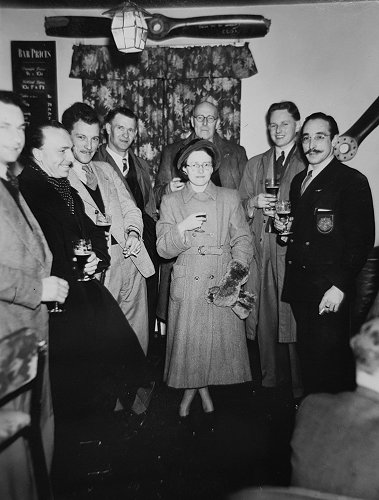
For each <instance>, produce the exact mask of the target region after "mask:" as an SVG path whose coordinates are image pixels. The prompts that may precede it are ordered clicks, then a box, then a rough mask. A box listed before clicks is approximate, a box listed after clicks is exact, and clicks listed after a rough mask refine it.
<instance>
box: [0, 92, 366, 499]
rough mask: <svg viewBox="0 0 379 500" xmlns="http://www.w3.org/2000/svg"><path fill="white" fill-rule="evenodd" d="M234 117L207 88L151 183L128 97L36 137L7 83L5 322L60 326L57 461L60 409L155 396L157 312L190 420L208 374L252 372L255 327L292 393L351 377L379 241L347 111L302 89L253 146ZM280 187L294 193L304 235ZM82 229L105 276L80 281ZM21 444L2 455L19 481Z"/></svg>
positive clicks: (55, 341)
mask: <svg viewBox="0 0 379 500" xmlns="http://www.w3.org/2000/svg"><path fill="white" fill-rule="evenodd" d="M219 122H220V118H219V115H218V110H217V107H216V106H215V105H214V104H212V103H210V102H205V101H204V102H200V103H199V104H197V105H196V106H195V107H194V109H193V115H192V117H191V125H192V128H193V133H192V134H191V135H190V136H189V137H188V138H187V139H185V140H183V141H179V142H178V143H174V144H171V145H168V146H166V147H165V148H164V149H163V151H162V155H161V163H160V167H159V170H158V173H157V176H156V180H155V184H154V186H153V183H152V182H151V179H150V171H149V166H148V164H147V162H145V161H144V160H143V159H141V158H139V157H138V156H136V155H135V154H134V153H133V151H132V149H131V146H132V144H133V141H134V139H135V137H136V135H137V124H138V118H137V116H136V115H135V114H134V113H133V112H131V111H130V110H129V109H127V108H124V107H118V108H115V109H114V110H112V111H110V112H109V114H108V115H107V116H106V118H105V130H106V135H107V143H106V144H100V143H101V134H100V120H99V117H98V116H97V114H96V112H95V110H94V109H93V108H91V107H90V106H89V105H87V104H84V103H79V102H77V103H75V104H73V105H72V106H70V107H69V108H68V109H67V110H65V112H64V113H63V115H62V123H60V122H54V121H53V122H49V123H42V124H40V125H37V126H33V127H31V130H28V131H27V138H26V144H25V120H24V115H23V103H22V102H21V101H20V99H19V98H18V97H17V96H16V95H15V94H13V93H11V92H7V91H0V129H1V134H0V178H1V182H0V191H1V198H0V210H1V214H2V217H1V218H0V224H1V226H2V227H1V238H0V242H1V243H0V245H1V250H2V251H1V252H0V267H1V275H2V280H1V284H0V317H1V322H2V335H4V336H5V335H7V334H9V333H10V332H12V331H14V330H15V329H18V328H19V327H22V326H28V327H32V328H34V329H35V330H36V331H37V332H38V334H39V335H40V336H41V338H48V339H49V377H46V388H45V389H46V390H45V394H44V413H43V415H42V417H43V422H42V425H43V430H44V437H45V444H46V451H47V456H48V459H49V460H50V459H51V452H52V429H53V426H52V408H53V410H54V414H55V416H56V422H57V424H58V425H59V422H60V419H64V418H67V417H68V418H71V417H75V416H77V415H82V414H88V413H92V412H113V411H114V410H115V409H116V408H119V409H120V408H121V409H124V410H132V411H135V412H137V413H138V412H141V411H145V410H146V408H147V405H148V403H149V397H150V396H151V390H152V384H151V380H150V376H149V369H148V366H147V363H146V354H147V350H148V343H149V337H151V333H152V331H153V330H154V326H155V319H156V316H157V317H158V319H160V320H162V321H163V322H165V323H167V347H166V360H165V369H164V379H165V381H166V383H167V384H168V385H169V386H170V387H174V388H178V389H184V395H183V398H182V401H181V404H180V408H179V416H180V418H181V419H186V418H187V417H188V416H189V414H190V407H191V403H192V401H193V399H194V397H195V395H196V394H197V392H198V393H199V395H200V398H201V402H202V407H203V410H204V412H205V415H206V416H207V418H209V417H213V415H214V411H215V409H214V405H213V401H212V397H211V393H210V391H209V386H212V385H218V384H236V383H243V382H249V381H251V379H252V377H251V368H250V363H249V354H248V346H247V340H246V337H247V338H248V339H256V341H257V343H258V346H259V354H260V363H261V372H262V386H263V387H266V388H280V387H281V386H283V385H291V387H292V390H293V394H294V397H300V396H302V395H307V394H310V393H315V392H338V391H341V390H349V389H352V388H353V387H354V363H353V357H352V354H351V350H350V348H349V305H350V299H351V298H352V296H353V293H354V280H355V277H356V275H357V274H358V272H359V271H360V269H361V268H362V266H363V265H364V263H365V261H366V259H367V255H368V253H369V251H370V249H371V247H372V245H373V242H374V213H373V205H372V198H371V192H370V187H369V184H368V182H367V179H366V177H365V176H364V175H363V174H361V173H360V172H358V171H357V170H354V169H352V168H349V167H347V166H346V165H343V164H341V163H340V162H339V161H338V160H336V159H335V158H334V154H333V149H334V146H335V144H336V141H337V139H338V127H337V124H336V122H335V120H334V119H333V118H332V117H331V116H328V115H325V114H324V113H315V114H313V115H311V116H309V117H308V118H307V119H306V120H305V121H304V124H303V125H302V126H301V123H300V113H299V110H298V109H297V107H296V105H295V104H294V103H292V102H289V101H284V102H279V103H275V104H273V105H272V106H270V108H269V110H268V113H267V130H268V134H269V138H270V140H271V142H272V146H271V148H270V149H269V150H268V151H266V152H265V153H263V154H261V155H258V156H256V157H254V158H252V159H250V160H249V161H247V157H246V152H245V150H244V148H243V147H241V146H238V145H236V144H234V143H232V142H231V141H227V140H225V139H222V138H221V137H220V136H219V135H218V133H217V128H218V125H219ZM24 146H25V147H24ZM21 153H22V156H21V157H20V155H21ZM15 172H17V173H19V175H18V177H16V176H15ZM268 179H273V180H274V182H275V185H276V188H277V191H278V192H277V193H276V194H273V193H270V192H269V191H268V190H266V181H267V180H268ZM277 200H284V201H290V202H291V205H292V212H291V219H290V222H289V224H288V226H287V229H289V230H290V231H289V234H285V235H281V232H282V226H283V223H282V222H281V221H280V219H279V218H278V216H277V215H276V213H275V210H274V207H275V203H276V201H277ZM104 220H105V223H104ZM79 239H87V240H88V239H89V240H90V241H91V250H90V251H89V254H88V255H89V256H88V259H87V262H86V264H85V267H84V272H85V273H86V275H87V276H88V277H90V278H94V279H85V280H78V266H79V263H78V262H77V261H76V259H77V257H75V255H74V252H73V242H74V241H75V240H79ZM158 277H159V290H158ZM56 303H58V304H60V305H61V307H62V308H63V310H64V311H63V312H61V313H59V312H54V309H55V310H56V307H55V304H56ZM49 310H50V314H48V311H49ZM50 383H51V395H52V404H51V401H50ZM13 404H24V402H23V401H21V400H20V401H16V402H14V403H13ZM22 446H23V445H22V444H20V443H15V445H14V446H13V445H12V447H10V450H9V451H7V453H8V455H6V456H5V458H4V455H1V456H0V460H1V461H2V462H3V460H4V463H7V464H8V466H7V467H8V476H6V477H8V479H9V478H12V481H11V482H12V484H13V482H14V481H13V480H14V473H13V472H12V473H10V471H9V468H10V467H12V466H11V465H9V464H12V458H11V457H12V454H14V456H21V455H22V456H23V457H24V458H23V459H24V460H26V459H27V458H26V457H27V454H26V451H25V450H23V449H22ZM2 462H1V465H2ZM3 470H6V467H5V469H3ZM24 470H26V471H27V468H25V469H24ZM24 474H25V475H26V473H25V472H24ZM0 483H1V486H0V491H1V488H4V491H5V492H7V491H9V490H6V488H8V487H9V488H11V487H12V488H14V487H15V486H14V485H11V486H10V485H9V481H0ZM17 484H18V486H17V487H18V488H23V487H24V486H23V485H25V484H28V480H27V478H26V477H23V479H22V480H20V481H18V483H17ZM22 495H24V496H22ZM6 497H7V496H6V495H5V496H4V498H6ZM20 498H28V496H27V495H25V492H23V493H22V492H21V496H20Z"/></svg>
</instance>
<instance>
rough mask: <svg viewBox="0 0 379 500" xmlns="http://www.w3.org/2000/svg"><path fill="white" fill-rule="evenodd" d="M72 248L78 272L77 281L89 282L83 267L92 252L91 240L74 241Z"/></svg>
mask: <svg viewBox="0 0 379 500" xmlns="http://www.w3.org/2000/svg"><path fill="white" fill-rule="evenodd" d="M73 248H74V256H75V259H76V266H77V270H78V278H77V281H89V280H90V279H92V278H91V276H89V275H88V274H87V273H86V272H85V271H84V267H85V265H86V264H87V259H88V257H89V256H90V255H91V252H92V243H91V240H89V239H86V238H80V239H78V240H75V241H74V247H73Z"/></svg>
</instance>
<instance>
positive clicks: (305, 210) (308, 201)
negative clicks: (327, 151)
mask: <svg viewBox="0 0 379 500" xmlns="http://www.w3.org/2000/svg"><path fill="white" fill-rule="evenodd" d="M333 167H334V160H332V161H331V162H330V163H329V165H327V166H326V167H325V168H324V169H323V171H322V172H320V173H319V174H318V175H317V177H316V178H315V179H314V180H313V181H312V182H311V183H310V184H309V186H308V187H307V189H306V190H305V192H304V194H303V196H300V198H299V200H298V203H297V208H296V219H297V220H296V225H297V224H299V223H301V222H300V221H301V220H302V219H303V218H306V217H308V216H309V210H311V212H312V214H313V212H314V209H315V207H316V206H317V202H318V200H319V199H320V198H321V197H322V196H323V192H324V190H325V188H326V187H328V188H329V187H330V185H331V183H332V182H333V179H334V178H335V176H336V171H335V169H334V168H333ZM306 175H307V169H306V170H305V171H304V172H303V173H302V174H301V177H299V179H298V186H297V192H298V193H300V189H301V184H302V182H303V180H304V179H305V177H306Z"/></svg>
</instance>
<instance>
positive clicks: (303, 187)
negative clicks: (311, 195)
mask: <svg viewBox="0 0 379 500" xmlns="http://www.w3.org/2000/svg"><path fill="white" fill-rule="evenodd" d="M312 173H313V170H309V172H308V173H307V176H306V177H305V179H304V180H303V182H302V184H301V190H300V196H303V194H304V191H305V190H306V189H307V187H308V186H309V184H310V183H311V180H312Z"/></svg>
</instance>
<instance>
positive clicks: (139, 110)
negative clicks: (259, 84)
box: [70, 44, 257, 176]
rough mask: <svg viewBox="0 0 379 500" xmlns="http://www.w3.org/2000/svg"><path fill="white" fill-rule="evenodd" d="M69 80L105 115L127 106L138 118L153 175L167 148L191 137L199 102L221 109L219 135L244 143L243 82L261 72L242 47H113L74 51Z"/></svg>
mask: <svg viewBox="0 0 379 500" xmlns="http://www.w3.org/2000/svg"><path fill="white" fill-rule="evenodd" d="M73 51H74V52H73V57H72V66H71V72H70V76H71V77H73V78H81V79H82V83H83V101H84V102H87V103H88V104H90V105H91V106H93V107H94V108H95V109H96V111H97V112H98V114H99V115H100V116H101V117H104V116H105V115H106V114H107V113H108V111H109V110H111V109H113V108H114V107H116V106H120V105H122V106H126V107H128V108H130V109H132V110H133V112H134V113H135V114H136V115H137V116H138V117H139V123H138V129H139V134H138V137H137V139H136V144H135V150H136V153H137V154H138V155H140V156H141V157H142V158H144V159H146V160H148V161H149V163H150V165H151V166H152V169H153V170H152V176H153V175H154V172H155V171H156V169H157V166H158V164H159V155H160V151H161V150H162V148H163V147H164V146H165V145H166V144H168V143H172V142H175V141H177V140H178V139H180V138H184V137H186V136H187V135H189V133H190V116H191V112H192V109H193V106H194V104H195V103H197V102H199V101H200V100H202V99H206V100H208V101H209V102H212V103H214V104H216V105H217V107H218V109H219V113H220V118H221V126H220V130H218V133H219V134H220V135H221V136H223V137H225V138H226V139H231V140H234V141H236V142H238V141H239V133H240V100H241V82H240V80H241V78H247V77H249V76H252V75H254V74H255V73H257V69H256V67H255V64H254V60H253V57H252V55H251V52H250V50H249V48H248V45H247V44H246V45H245V46H243V47H235V46H230V45H228V46H217V47H211V46H206V47H190V48H171V47H148V48H146V49H145V50H144V51H143V52H141V53H138V54H122V53H121V52H119V51H117V49H115V48H113V47H112V46H94V45H78V46H74V47H73Z"/></svg>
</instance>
